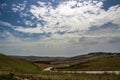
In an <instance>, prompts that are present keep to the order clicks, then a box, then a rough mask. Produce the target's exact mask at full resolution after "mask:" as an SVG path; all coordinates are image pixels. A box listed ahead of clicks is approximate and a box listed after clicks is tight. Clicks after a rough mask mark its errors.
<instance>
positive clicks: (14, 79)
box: [0, 72, 120, 80]
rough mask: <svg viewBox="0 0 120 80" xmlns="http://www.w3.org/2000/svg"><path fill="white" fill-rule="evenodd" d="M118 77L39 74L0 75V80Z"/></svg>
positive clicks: (115, 78)
mask: <svg viewBox="0 0 120 80" xmlns="http://www.w3.org/2000/svg"><path fill="white" fill-rule="evenodd" d="M119 79H120V75H115V74H75V73H74V74H70V73H50V72H44V73H40V74H19V75H18V74H13V73H9V74H4V75H0V80H119Z"/></svg>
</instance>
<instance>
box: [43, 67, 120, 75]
mask: <svg viewBox="0 0 120 80" xmlns="http://www.w3.org/2000/svg"><path fill="white" fill-rule="evenodd" d="M51 69H52V67H48V68H45V69H44V71H50V72H62V73H86V74H104V73H107V74H120V71H52V70H51Z"/></svg>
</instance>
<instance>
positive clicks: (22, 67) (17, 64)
mask: <svg viewBox="0 0 120 80" xmlns="http://www.w3.org/2000/svg"><path fill="white" fill-rule="evenodd" d="M0 71H6V72H21V73H36V72H39V68H38V67H36V66H35V65H34V64H32V63H30V62H28V61H25V60H21V59H16V58H13V57H9V56H6V55H3V54H0Z"/></svg>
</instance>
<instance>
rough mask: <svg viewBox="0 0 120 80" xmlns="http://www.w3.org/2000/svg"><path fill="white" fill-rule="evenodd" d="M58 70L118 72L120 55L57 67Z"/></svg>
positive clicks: (119, 69)
mask: <svg viewBox="0 0 120 80" xmlns="http://www.w3.org/2000/svg"><path fill="white" fill-rule="evenodd" d="M57 69H58V70H86V71H89V70H90V71H94V70H97V71H99V70H100V71H102V70H103V71H112V70H113V71H115V70H116V71H120V55H116V56H111V57H107V58H99V59H95V60H90V61H87V62H83V63H77V64H74V65H70V66H67V67H57Z"/></svg>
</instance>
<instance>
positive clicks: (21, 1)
mask: <svg viewBox="0 0 120 80" xmlns="http://www.w3.org/2000/svg"><path fill="white" fill-rule="evenodd" d="M0 52H1V53H4V54H7V55H22V56H30V55H33V56H76V55H81V54H86V53H90V52H120V0H0Z"/></svg>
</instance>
